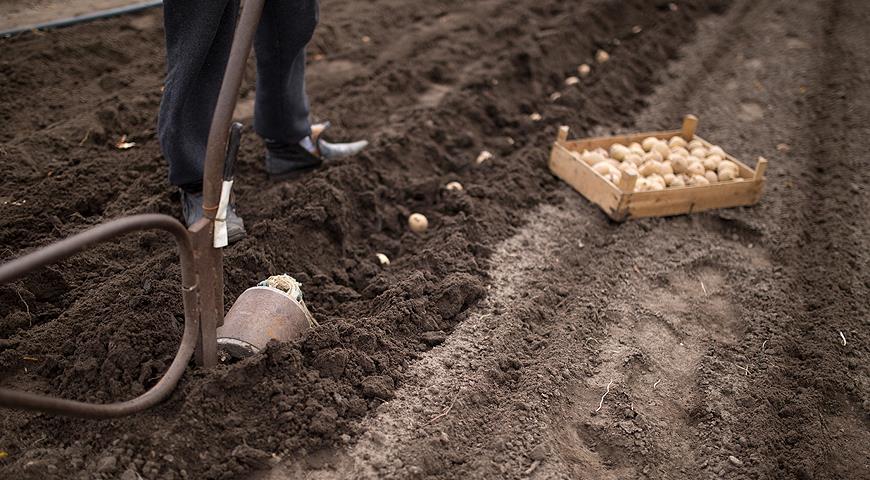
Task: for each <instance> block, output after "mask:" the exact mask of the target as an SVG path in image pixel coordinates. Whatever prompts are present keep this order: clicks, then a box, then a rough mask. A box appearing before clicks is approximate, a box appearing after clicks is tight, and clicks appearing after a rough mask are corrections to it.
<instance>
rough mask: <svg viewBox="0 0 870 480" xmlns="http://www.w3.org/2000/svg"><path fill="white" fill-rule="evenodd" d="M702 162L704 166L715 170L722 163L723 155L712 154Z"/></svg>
mask: <svg viewBox="0 0 870 480" xmlns="http://www.w3.org/2000/svg"><path fill="white" fill-rule="evenodd" d="M701 163H703V164H704V168H706V169H707V170H713V171H715V170H716V168H717V167H719V164H720V163H722V157H720V156H719V155H710V156H708V157H707V158H705V159H704V160H703V161H702V162H701Z"/></svg>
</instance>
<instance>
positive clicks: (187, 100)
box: [158, 0, 318, 191]
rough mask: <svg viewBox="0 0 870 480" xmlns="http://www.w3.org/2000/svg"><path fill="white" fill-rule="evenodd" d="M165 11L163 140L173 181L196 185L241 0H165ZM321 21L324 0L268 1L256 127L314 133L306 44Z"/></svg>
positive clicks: (264, 132)
mask: <svg viewBox="0 0 870 480" xmlns="http://www.w3.org/2000/svg"><path fill="white" fill-rule="evenodd" d="M163 11H164V25H165V32H166V64H167V74H166V82H165V85H164V90H163V100H162V101H161V103H160V117H159V122H158V130H159V137H160V146H161V148H162V149H163V155H164V157H166V159H167V161H168V162H169V181H170V182H171V183H172V184H173V185H177V186H180V187H182V188H184V189H185V190H188V191H197V190H199V189H201V188H202V172H203V164H204V162H205V147H206V143H207V141H208V132H209V128H210V127H211V117H212V114H213V113H214V109H215V104H216V103H217V97H218V92H219V91H220V87H221V81H222V80H223V75H224V70H225V68H226V64H227V60H228V58H229V55H230V45H231V44H232V40H233V33H234V31H235V24H236V18H237V15H238V12H239V0H165V1H164V2H163ZM317 20H318V4H317V0H266V3H265V7H264V9H263V17H262V19H261V20H260V24H259V26H258V27H257V33H256V37H255V39H254V48H255V50H256V57H257V98H256V104H255V113H254V130H255V131H256V132H257V133H258V134H259V135H260V136H261V137H263V138H268V139H270V140H276V141H280V142H286V143H296V142H299V141H300V140H302V139H303V138H304V137H306V136H307V135H310V134H311V125H310V124H309V120H308V98H307V97H306V95H305V78H304V76H305V46H306V45H307V44H308V42H309V40H311V36H312V35H313V34H314V28H315V27H316V25H317Z"/></svg>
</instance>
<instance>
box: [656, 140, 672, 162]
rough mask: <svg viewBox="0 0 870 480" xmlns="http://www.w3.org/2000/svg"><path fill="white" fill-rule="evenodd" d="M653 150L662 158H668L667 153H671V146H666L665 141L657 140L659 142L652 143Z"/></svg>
mask: <svg viewBox="0 0 870 480" xmlns="http://www.w3.org/2000/svg"><path fill="white" fill-rule="evenodd" d="M653 151H654V152H659V155H661V156H662V158H668V155H670V154H671V148H670V147H668V144H667V143H665V142H662V141H659V143H657V144H655V145H653Z"/></svg>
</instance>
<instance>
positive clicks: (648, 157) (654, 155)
mask: <svg viewBox="0 0 870 480" xmlns="http://www.w3.org/2000/svg"><path fill="white" fill-rule="evenodd" d="M643 160H644V161H645V162H661V161H662V160H664V159H663V158H662V155H661V154H660V153H659V152H647V153H646V154H644V156H643Z"/></svg>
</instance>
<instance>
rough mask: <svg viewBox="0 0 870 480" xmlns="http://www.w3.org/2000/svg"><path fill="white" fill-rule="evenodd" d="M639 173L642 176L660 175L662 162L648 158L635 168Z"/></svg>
mask: <svg viewBox="0 0 870 480" xmlns="http://www.w3.org/2000/svg"><path fill="white" fill-rule="evenodd" d="M637 171H638V172H640V174H641V175H643V176H644V177H648V176H650V175H653V174H655V175H660V174H661V173H662V162H657V161H655V160H648V161H646V162H644V164H643V165H641V166H640V168H638V169H637Z"/></svg>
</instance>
